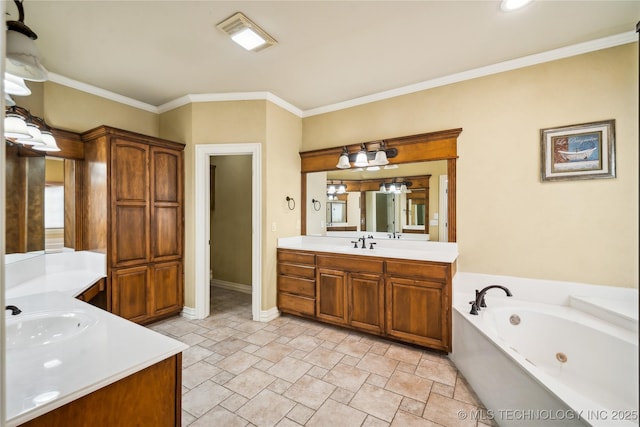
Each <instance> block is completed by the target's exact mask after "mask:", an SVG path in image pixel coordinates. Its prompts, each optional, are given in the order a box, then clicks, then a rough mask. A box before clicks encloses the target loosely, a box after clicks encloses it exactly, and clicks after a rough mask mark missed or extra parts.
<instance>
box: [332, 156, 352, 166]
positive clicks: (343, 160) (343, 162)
mask: <svg viewBox="0 0 640 427" xmlns="http://www.w3.org/2000/svg"><path fill="white" fill-rule="evenodd" d="M336 167H337V168H338V169H349V168H350V167H351V164H349V156H348V155H346V154H344V153H343V154H341V155H340V159H338V164H337V165H336Z"/></svg>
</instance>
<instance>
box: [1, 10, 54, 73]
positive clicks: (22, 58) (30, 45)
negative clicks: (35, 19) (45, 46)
mask: <svg viewBox="0 0 640 427" xmlns="http://www.w3.org/2000/svg"><path fill="white" fill-rule="evenodd" d="M13 1H14V3H15V4H16V6H17V7H18V20H17V21H7V32H6V36H7V37H6V39H5V40H6V54H7V61H6V62H5V71H6V72H7V73H8V74H11V75H14V76H17V77H20V78H23V79H25V80H32V81H35V82H43V81H45V80H47V74H48V73H47V70H46V68H44V66H42V64H41V63H40V55H39V54H38V48H37V47H36V44H35V42H34V40H36V39H37V38H38V35H37V34H36V33H34V32H33V31H32V30H31V28H29V27H27V26H26V25H25V23H24V8H23V7H22V0H13Z"/></svg>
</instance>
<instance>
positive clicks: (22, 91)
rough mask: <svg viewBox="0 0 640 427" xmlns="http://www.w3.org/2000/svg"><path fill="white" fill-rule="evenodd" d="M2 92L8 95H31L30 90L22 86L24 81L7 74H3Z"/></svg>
mask: <svg viewBox="0 0 640 427" xmlns="http://www.w3.org/2000/svg"><path fill="white" fill-rule="evenodd" d="M4 91H5V92H6V93H8V94H9V95H16V96H29V95H31V90H30V89H29V88H28V87H27V85H26V84H24V79H23V78H22V77H18V76H14V75H13V74H9V73H4Z"/></svg>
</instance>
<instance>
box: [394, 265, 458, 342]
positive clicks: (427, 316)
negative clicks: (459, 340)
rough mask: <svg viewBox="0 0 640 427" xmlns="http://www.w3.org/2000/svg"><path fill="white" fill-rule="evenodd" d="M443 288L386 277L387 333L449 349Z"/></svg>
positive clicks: (422, 281)
mask: <svg viewBox="0 0 640 427" xmlns="http://www.w3.org/2000/svg"><path fill="white" fill-rule="evenodd" d="M445 289H446V285H445V284H444V283H438V282H430V281H424V280H411V279H403V278H396V277H389V278H388V279H387V284H386V299H387V322H386V333H387V335H389V336H391V337H394V338H398V339H401V340H405V341H408V342H412V343H415V344H420V345H424V346H426V347H430V348H435V349H440V350H445V351H450V345H449V339H448V334H449V330H448V327H447V322H446V319H447V304H448V301H447V295H446V292H445Z"/></svg>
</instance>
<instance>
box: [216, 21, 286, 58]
mask: <svg viewBox="0 0 640 427" xmlns="http://www.w3.org/2000/svg"><path fill="white" fill-rule="evenodd" d="M216 27H217V28H218V29H219V30H221V31H223V32H225V33H227V35H228V36H229V37H231V39H232V40H233V41H234V42H236V43H238V44H239V45H240V46H242V47H243V48H245V49H247V50H251V51H253V52H258V51H260V50H264V49H266V48H268V47H269V46H273V45H275V44H278V42H277V41H276V39H274V38H273V37H271V36H270V35H269V34H267V32H266V31H264V30H263V29H262V28H260V27H259V26H258V25H256V24H255V23H254V22H253V21H251V20H250V19H249V18H247V17H246V16H245V15H244V14H243V13H242V12H237V13H235V14H234V15H231V16H230V17H228V18H227V19H225V20H224V21H222V22H220V23H219V24H218V25H216Z"/></svg>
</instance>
